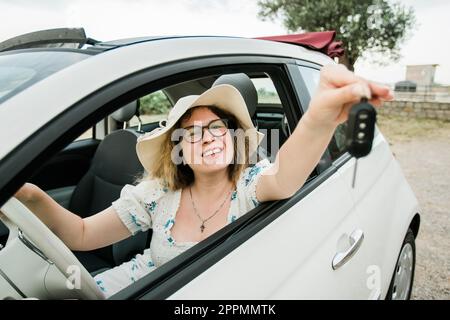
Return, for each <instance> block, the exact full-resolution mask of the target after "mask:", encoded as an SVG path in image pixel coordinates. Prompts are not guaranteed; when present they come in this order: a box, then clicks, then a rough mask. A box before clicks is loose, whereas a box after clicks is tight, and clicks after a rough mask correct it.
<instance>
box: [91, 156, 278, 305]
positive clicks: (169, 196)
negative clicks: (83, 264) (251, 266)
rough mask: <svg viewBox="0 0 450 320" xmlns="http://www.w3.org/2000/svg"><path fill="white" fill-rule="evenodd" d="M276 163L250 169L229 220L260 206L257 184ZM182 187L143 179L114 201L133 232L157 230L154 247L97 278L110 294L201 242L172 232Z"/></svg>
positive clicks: (233, 201)
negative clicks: (177, 237)
mask: <svg viewBox="0 0 450 320" xmlns="http://www.w3.org/2000/svg"><path fill="white" fill-rule="evenodd" d="M271 165H272V164H271V163H270V161H269V160H267V159H263V160H261V161H259V162H258V163H256V164H255V165H254V166H252V167H248V168H246V169H245V170H244V171H243V172H242V173H241V176H240V177H239V180H238V183H237V185H236V190H234V191H233V192H232V193H231V204H230V209H229V212H228V223H231V222H233V221H234V220H236V219H237V218H239V217H240V216H242V215H243V214H245V213H247V212H248V211H250V210H251V209H253V208H255V207H256V206H258V205H259V201H258V199H257V198H256V184H257V182H258V178H259V177H260V176H261V173H262V172H264V171H265V170H266V169H267V168H269V167H270V166H271ZM180 198H181V189H180V190H177V191H174V192H172V191H169V190H168V189H167V188H166V187H164V185H163V184H162V183H161V181H159V180H148V181H142V182H140V183H139V184H137V185H136V186H133V185H129V184H127V185H125V186H124V187H123V189H122V191H121V193H120V198H119V199H117V200H116V201H114V202H113V203H112V206H113V208H114V209H115V210H116V212H117V214H118V216H119V217H120V219H121V220H122V222H123V223H124V224H125V226H126V227H127V228H128V230H130V232H131V234H133V235H134V234H136V233H137V232H139V231H146V230H148V229H150V228H152V229H153V233H152V239H151V242H150V248H148V249H145V250H144V252H143V253H142V254H138V255H136V256H135V257H134V258H133V259H131V260H130V261H128V262H125V263H122V264H121V265H120V266H117V267H115V268H113V269H110V270H107V271H105V272H103V273H100V274H98V275H96V276H95V277H94V279H95V281H96V283H97V285H98V286H99V288H100V289H101V290H102V291H103V293H104V294H105V296H106V297H109V296H111V295H113V294H115V293H116V292H118V291H120V290H122V289H123V288H125V287H127V286H128V285H130V284H132V283H133V282H135V281H137V280H138V279H140V278H142V277H144V276H145V275H147V274H148V273H150V272H151V271H153V270H154V269H155V268H157V267H159V266H161V265H162V264H164V263H166V262H167V261H169V260H171V259H172V258H174V257H176V256H177V255H179V254H180V253H182V252H184V251H186V250H187V249H189V248H191V247H192V246H194V245H195V244H197V242H177V241H175V239H174V238H173V237H172V235H171V228H172V226H173V225H174V223H175V219H176V212H177V211H178V207H179V205H180Z"/></svg>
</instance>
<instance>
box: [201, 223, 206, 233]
mask: <svg viewBox="0 0 450 320" xmlns="http://www.w3.org/2000/svg"><path fill="white" fill-rule="evenodd" d="M203 230H205V224H204V223H202V225H201V226H200V231H201V232H203Z"/></svg>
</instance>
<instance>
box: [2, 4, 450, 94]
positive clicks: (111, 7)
mask: <svg viewBox="0 0 450 320" xmlns="http://www.w3.org/2000/svg"><path fill="white" fill-rule="evenodd" d="M401 2H402V3H404V4H405V5H409V6H412V7H413V8H414V9H415V12H416V17H417V21H418V25H417V26H416V27H415V30H414V31H413V34H412V36H411V37H410V38H409V40H408V41H407V42H405V44H404V45H403V49H402V58H401V60H400V61H399V62H396V63H391V64H389V65H388V66H385V67H380V66H377V65H374V64H373V63H372V62H369V61H364V60H360V61H358V62H357V64H356V72H357V73H358V74H360V75H362V76H365V77H368V78H371V79H373V80H376V81H380V82H385V83H394V82H396V81H399V80H403V79H404V76H405V70H406V69H405V66H406V65H408V64H439V67H438V68H437V71H436V77H435V81H436V82H438V83H443V84H449V85H450V61H449V57H450V54H449V53H450V41H449V39H450V19H449V18H448V14H449V13H450V1H448V0H401ZM257 12H258V6H257V0H0V21H1V22H0V23H1V24H0V26H1V27H0V41H3V40H6V39H8V38H11V37H14V36H16V35H19V34H23V33H27V32H32V31H36V30H42V29H50V28H59V27H84V29H85V30H86V33H87V35H88V36H89V37H92V38H94V39H98V40H112V39H118V38H127V37H136V36H151V35H230V36H242V37H256V36H268V35H279V34H285V33H286V31H285V29H284V28H283V26H282V23H281V21H261V20H259V19H258V18H257Z"/></svg>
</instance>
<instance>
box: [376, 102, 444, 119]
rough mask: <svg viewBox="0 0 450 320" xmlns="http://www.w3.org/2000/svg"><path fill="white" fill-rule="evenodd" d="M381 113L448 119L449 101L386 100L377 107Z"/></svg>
mask: <svg viewBox="0 0 450 320" xmlns="http://www.w3.org/2000/svg"><path fill="white" fill-rule="evenodd" d="M378 113H379V114H381V115H388V116H389V115H390V116H400V117H408V118H421V119H439V120H445V121H450V103H449V102H429V101H428V102H427V101H401V100H395V101H387V102H384V104H383V107H382V108H380V109H378Z"/></svg>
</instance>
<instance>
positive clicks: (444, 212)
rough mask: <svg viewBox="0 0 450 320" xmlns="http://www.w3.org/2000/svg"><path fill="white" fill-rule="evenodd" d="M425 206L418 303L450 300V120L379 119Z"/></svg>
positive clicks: (414, 296)
mask: <svg viewBox="0 0 450 320" xmlns="http://www.w3.org/2000/svg"><path fill="white" fill-rule="evenodd" d="M378 125H379V127H380V130H381V131H382V133H383V134H384V135H385V137H386V138H387V140H388V141H389V143H390V144H391V149H392V151H393V152H394V154H395V155H396V158H397V159H398V161H399V162H400V165H401V167H402V169H403V172H404V174H405V176H406V178H407V179H408V181H409V183H410V185H411V187H412V189H413V190H414V192H415V194H416V196H417V198H418V200H419V204H420V207H421V224H420V230H419V235H418V237H417V239H416V247H417V249H416V250H417V262H416V272H415V279H414V287H413V293H412V299H446V300H449V299H450V232H449V231H450V122H441V121H437V120H415V119H401V118H385V117H379V119H378Z"/></svg>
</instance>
